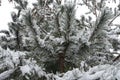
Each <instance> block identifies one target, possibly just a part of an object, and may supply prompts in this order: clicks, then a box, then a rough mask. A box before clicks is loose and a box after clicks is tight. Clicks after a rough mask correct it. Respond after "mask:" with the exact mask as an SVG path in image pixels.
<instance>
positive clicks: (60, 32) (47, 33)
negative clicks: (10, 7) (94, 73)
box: [0, 0, 120, 80]
mask: <svg viewBox="0 0 120 80" xmlns="http://www.w3.org/2000/svg"><path fill="white" fill-rule="evenodd" d="M12 1H13V3H15V9H17V10H18V12H12V13H11V18H12V22H10V23H9V31H5V30H2V31H0V32H1V33H5V35H4V36H1V37H0V40H1V42H0V45H1V48H0V51H1V52H0V56H1V57H0V59H1V62H0V79H1V78H2V80H4V79H14V80H46V79H47V80H54V78H56V79H57V77H58V75H54V76H52V74H47V73H54V74H56V73H57V72H58V73H64V72H67V71H68V70H71V69H73V68H79V67H80V70H81V71H82V70H83V71H87V70H88V69H89V67H93V66H96V65H98V64H105V63H110V61H111V60H112V59H113V57H114V56H113V54H111V53H110V51H109V50H110V48H111V49H112V48H115V46H114V43H113V42H114V41H113V40H114V39H115V37H111V36H113V34H114V33H115V34H114V35H116V31H115V30H113V29H112V26H113V25H114V24H113V23H112V22H113V21H114V20H115V19H116V17H118V16H119V14H120V13H119V8H117V7H115V8H114V10H113V9H112V8H110V7H109V6H107V5H106V4H107V3H109V2H111V1H112V0H99V1H97V0H37V2H36V3H33V7H32V8H30V7H29V6H28V5H29V1H27V0H12ZM114 3H115V2H114ZM84 7H87V8H86V9H88V11H87V12H86V13H84V12H82V10H81V11H80V12H79V14H81V15H80V16H79V19H78V16H77V17H76V14H77V10H78V8H81V9H83V8H84ZM116 27H118V26H116ZM117 33H118V32H117ZM11 50H13V51H11ZM16 55H17V56H16ZM15 57H16V58H15ZM6 60H10V63H8V62H6ZM9 65H10V66H9ZM80 65H81V66H80ZM2 66H5V67H2ZM73 71H74V70H73ZM78 71H79V70H78ZM6 73H8V74H7V76H5V77H1V76H2V75H6ZM15 73H18V74H15ZM68 73H69V72H68ZM66 74H67V73H66ZM17 76H19V77H17ZM64 76H65V75H64ZM64 76H63V77H64ZM83 77H84V76H83ZM78 79H79V78H78ZM78 79H77V80H78ZM57 80H59V79H57ZM60 80H62V78H61V79H60ZM66 80H68V79H66ZM69 80H72V79H69ZM80 80H83V79H80Z"/></svg>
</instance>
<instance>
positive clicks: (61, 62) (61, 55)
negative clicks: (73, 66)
mask: <svg viewBox="0 0 120 80" xmlns="http://www.w3.org/2000/svg"><path fill="white" fill-rule="evenodd" d="M64 64H65V54H64V53H59V69H60V72H61V73H63V72H64V71H65V69H64V67H65V65H64Z"/></svg>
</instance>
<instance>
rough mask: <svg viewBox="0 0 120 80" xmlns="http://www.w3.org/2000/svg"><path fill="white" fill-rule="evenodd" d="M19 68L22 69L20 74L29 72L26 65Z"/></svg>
mask: <svg viewBox="0 0 120 80" xmlns="http://www.w3.org/2000/svg"><path fill="white" fill-rule="evenodd" d="M20 70H21V71H22V75H25V74H26V73H28V74H30V71H31V68H30V67H29V66H28V65H25V66H21V67H20Z"/></svg>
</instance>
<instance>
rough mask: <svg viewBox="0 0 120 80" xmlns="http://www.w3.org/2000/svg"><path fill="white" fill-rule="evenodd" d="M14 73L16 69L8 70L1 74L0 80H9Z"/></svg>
mask: <svg viewBox="0 0 120 80" xmlns="http://www.w3.org/2000/svg"><path fill="white" fill-rule="evenodd" d="M13 72H14V69H10V70H7V71H5V72H3V73H1V74H0V80H5V79H6V78H8V77H9V76H10V74H11V73H13Z"/></svg>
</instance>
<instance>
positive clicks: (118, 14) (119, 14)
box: [108, 14, 120, 26]
mask: <svg viewBox="0 0 120 80" xmlns="http://www.w3.org/2000/svg"><path fill="white" fill-rule="evenodd" d="M118 16H120V14H118V15H117V16H115V17H114V18H113V19H112V20H111V21H110V22H109V24H108V26H110V24H111V23H112V22H113V21H114V20H115V19H116V18H117V17H118Z"/></svg>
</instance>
